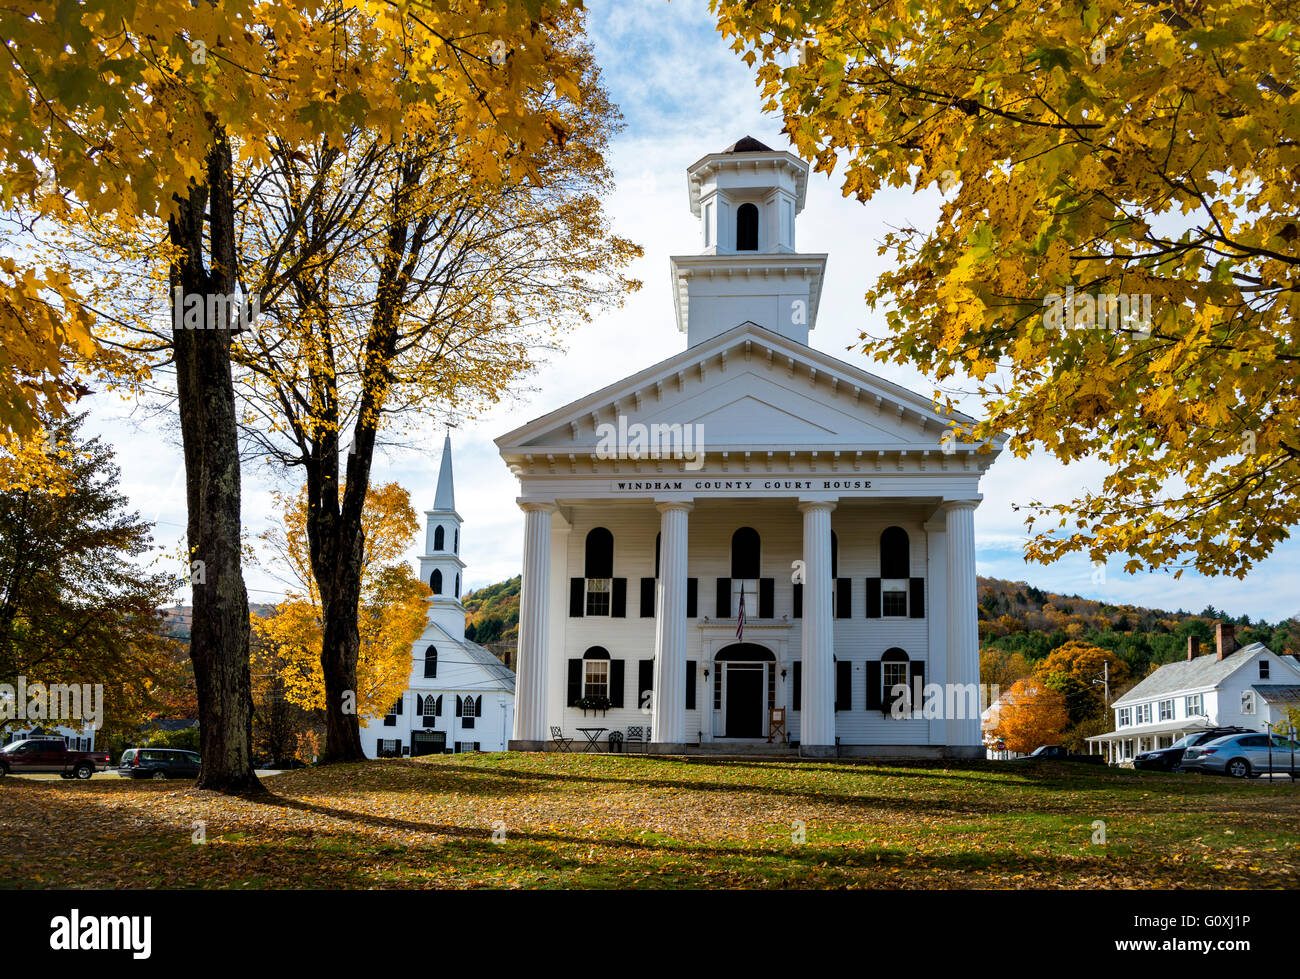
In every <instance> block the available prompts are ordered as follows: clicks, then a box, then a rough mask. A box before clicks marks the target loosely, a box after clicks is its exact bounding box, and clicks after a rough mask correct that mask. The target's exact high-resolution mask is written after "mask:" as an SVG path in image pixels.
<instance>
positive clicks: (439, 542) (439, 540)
mask: <svg viewBox="0 0 1300 979" xmlns="http://www.w3.org/2000/svg"><path fill="white" fill-rule="evenodd" d="M446 543H447V538H446V535H445V534H444V533H443V530H442V524H438V526H436V527H434V528H433V549H434V550H435V551H441V550H442V549H443V547H444V546H446Z"/></svg>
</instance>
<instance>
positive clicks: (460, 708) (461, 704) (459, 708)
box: [456, 694, 465, 717]
mask: <svg viewBox="0 0 1300 979" xmlns="http://www.w3.org/2000/svg"><path fill="white" fill-rule="evenodd" d="M464 713H465V701H464V700H462V699H461V696H460V694H456V716H457V717H460V716H462V715H463V714H464Z"/></svg>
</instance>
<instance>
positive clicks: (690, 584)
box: [686, 578, 700, 619]
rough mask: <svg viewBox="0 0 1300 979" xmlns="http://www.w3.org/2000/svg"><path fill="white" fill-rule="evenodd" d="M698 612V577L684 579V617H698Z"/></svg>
mask: <svg viewBox="0 0 1300 979" xmlns="http://www.w3.org/2000/svg"><path fill="white" fill-rule="evenodd" d="M699 614H700V579H699V578H687V579H686V617H687V618H688V619H694V618H698V617H699Z"/></svg>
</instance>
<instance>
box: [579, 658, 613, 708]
mask: <svg viewBox="0 0 1300 979" xmlns="http://www.w3.org/2000/svg"><path fill="white" fill-rule="evenodd" d="M602 688H603V689H602ZM598 691H599V692H598ZM582 695H583V696H584V697H605V698H606V699H608V698H609V660H607V659H594V658H593V659H584V660H583V661H582Z"/></svg>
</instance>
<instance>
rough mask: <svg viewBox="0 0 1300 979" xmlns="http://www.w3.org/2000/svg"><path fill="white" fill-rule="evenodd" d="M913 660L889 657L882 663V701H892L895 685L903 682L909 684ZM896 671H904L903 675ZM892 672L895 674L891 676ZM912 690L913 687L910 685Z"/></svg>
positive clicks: (905, 684) (904, 684) (905, 685)
mask: <svg viewBox="0 0 1300 979" xmlns="http://www.w3.org/2000/svg"><path fill="white" fill-rule="evenodd" d="M911 665H912V664H911V661H910V660H905V659H887V660H883V661H881V664H880V695H881V697H880V699H881V703H892V700H891V698H892V696H893V692H894V687H896V686H898V684H900V683H901V684H902V685H903V686H904V687H907V686H908V672H909V671H910V669H911ZM896 671H902V672H901V676H900V675H899V674H898V673H897V672H896ZM891 673H892V674H893V676H892V677H891ZM908 689H909V690H910V689H911V688H910V687H908Z"/></svg>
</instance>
